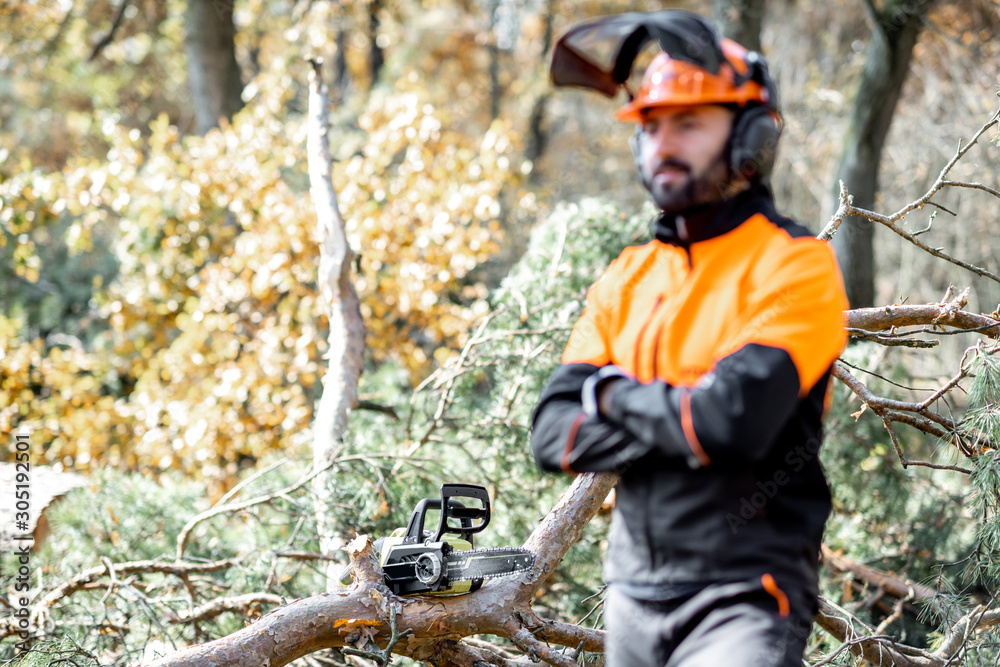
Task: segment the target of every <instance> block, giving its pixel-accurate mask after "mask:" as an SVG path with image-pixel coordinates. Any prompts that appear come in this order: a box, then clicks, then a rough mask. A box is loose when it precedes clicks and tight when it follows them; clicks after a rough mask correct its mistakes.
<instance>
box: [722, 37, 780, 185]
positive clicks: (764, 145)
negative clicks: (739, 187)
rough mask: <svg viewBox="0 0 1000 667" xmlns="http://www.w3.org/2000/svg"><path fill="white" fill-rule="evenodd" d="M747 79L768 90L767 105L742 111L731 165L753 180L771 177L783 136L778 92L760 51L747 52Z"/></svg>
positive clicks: (733, 143)
mask: <svg viewBox="0 0 1000 667" xmlns="http://www.w3.org/2000/svg"><path fill="white" fill-rule="evenodd" d="M746 64H747V68H748V72H747V74H746V79H748V80H753V81H757V82H758V83H760V84H761V85H762V86H764V88H765V90H766V92H767V104H766V105H763V106H752V107H750V108H748V109H745V110H741V111H740V112H739V116H738V117H737V119H736V122H735V124H734V126H733V134H732V137H731V138H730V141H729V146H730V150H729V168H730V169H732V171H733V173H734V174H739V175H741V176H743V177H744V178H746V179H747V180H749V181H752V180H767V178H768V176H770V175H771V170H772V169H774V160H775V158H776V157H777V153H778V139H780V138H781V121H780V117H779V116H778V91H777V88H776V87H775V85H774V79H772V78H771V74H770V72H768V69H767V61H766V60H764V56H762V55H760V54H759V53H757V52H756V51H749V52H748V53H747V55H746Z"/></svg>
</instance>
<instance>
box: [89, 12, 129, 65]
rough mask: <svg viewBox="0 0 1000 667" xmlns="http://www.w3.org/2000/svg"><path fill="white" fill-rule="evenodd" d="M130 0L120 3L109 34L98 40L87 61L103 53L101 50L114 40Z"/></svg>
mask: <svg viewBox="0 0 1000 667" xmlns="http://www.w3.org/2000/svg"><path fill="white" fill-rule="evenodd" d="M129 2H130V0H122V3H121V4H120V5H118V11H117V12H115V18H114V20H113V21H112V22H111V29H110V30H108V34H106V35H105V36H104V37H102V38H101V39H100V40H98V42H97V44H94V48H93V49H91V51H90V57H89V58H87V62H90V61H92V60H94V59H95V58H97V56H99V55H101V51H103V50H104V47H106V46H107V45H108V44H110V43H111V42H113V41H114V39H115V33H116V32H118V28H119V26H121V24H122V19H123V18H125V10H126V9H127V8H128V5H129Z"/></svg>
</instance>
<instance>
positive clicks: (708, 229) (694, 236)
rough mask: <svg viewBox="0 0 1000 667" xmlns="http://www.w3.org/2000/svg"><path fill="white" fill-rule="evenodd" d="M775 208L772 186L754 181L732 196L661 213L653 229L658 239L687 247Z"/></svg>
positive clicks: (727, 230) (720, 234) (718, 234)
mask: <svg viewBox="0 0 1000 667" xmlns="http://www.w3.org/2000/svg"><path fill="white" fill-rule="evenodd" d="M773 209H774V199H773V197H772V195H771V188H770V187H769V186H768V185H766V184H764V183H754V184H753V185H751V186H750V187H749V188H748V189H746V190H744V191H743V192H740V193H739V194H737V195H735V196H733V197H730V198H729V199H723V200H721V201H717V202H711V203H709V204H701V205H699V206H695V207H693V208H691V209H688V210H686V211H684V212H682V213H680V214H669V215H668V214H665V213H661V214H660V215H659V216H657V217H656V219H654V220H653V222H652V224H651V225H650V228H651V231H652V232H653V236H654V237H656V240H658V241H660V242H662V243H669V244H671V245H676V246H681V247H685V248H686V247H688V246H690V245H691V244H692V243H698V242H699V241H705V240H708V239H711V238H715V237H716V236H722V235H723V234H726V233H727V232H731V231H732V230H734V229H736V228H737V227H739V226H740V225H741V224H743V222H745V221H746V220H747V219H748V218H750V217H751V216H753V215H754V214H755V213H762V212H763V213H765V214H767V213H768V212H769V211H772V210H773ZM768 217H772V216H768Z"/></svg>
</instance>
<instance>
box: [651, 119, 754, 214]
mask: <svg viewBox="0 0 1000 667" xmlns="http://www.w3.org/2000/svg"><path fill="white" fill-rule="evenodd" d="M733 113H734V112H733V111H731V110H729V109H726V108H725V107H721V106H709V105H699V106H688V107H660V108H657V107H653V108H651V109H650V110H649V111H648V112H647V114H646V116H645V118H644V120H643V123H642V133H641V134H640V136H639V171H640V173H641V175H642V183H643V185H645V186H646V189H647V190H649V193H650V194H651V195H652V196H653V201H654V202H655V203H656V205H657V206H659V207H660V208H661V209H662V210H663V211H665V212H667V213H677V212H680V211H683V210H684V209H687V208H690V207H691V206H694V205H697V204H704V203H708V202H712V201H716V200H718V199H722V198H723V197H724V196H725V193H726V190H727V188H728V185H729V183H730V172H729V166H728V164H727V159H726V155H725V149H726V142H727V141H729V133H730V131H731V129H732V126H733Z"/></svg>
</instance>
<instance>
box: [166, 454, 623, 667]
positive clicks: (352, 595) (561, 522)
mask: <svg viewBox="0 0 1000 667" xmlns="http://www.w3.org/2000/svg"><path fill="white" fill-rule="evenodd" d="M617 481H618V477H617V476H616V475H612V474H601V475H592V474H585V475H579V476H578V477H577V478H576V479H575V480H574V481H573V483H572V484H571V485H570V487H569V489H567V491H566V492H565V493H564V494H563V496H562V498H560V500H559V502H558V503H557V504H556V506H555V507H554V508H552V510H551V511H550V512H549V513H548V514H547V515H546V516H545V518H544V519H543V520H542V522H541V523H540V524H539V525H538V527H537V528H535V530H534V532H533V533H532V534H531V536H529V537H528V539H527V541H525V543H524V547H525V548H527V549H530V550H531V551H533V552H534V554H535V563H534V565H533V567H532V569H531V570H530V571H529V572H525V573H523V574H521V576H520V577H508V578H503V579H494V580H492V581H488V582H486V584H485V585H484V586H483V588H482V589H480V590H479V591H476V592H475V593H469V594H466V595H456V596H452V597H441V598H435V597H421V596H411V597H400V596H397V595H394V594H393V593H392V592H391V591H389V590H388V588H386V586H385V584H384V583H383V580H382V572H381V569H380V568H379V567H378V563H377V560H376V558H375V555H374V552H373V550H372V543H371V541H370V540H369V539H368V537H367V536H364V535H363V536H360V537H358V538H356V539H355V540H354V541H353V542H351V544H350V545H348V547H347V551H348V554H349V555H350V558H351V567H352V570H353V575H354V584H353V585H352V587H351V588H349V589H340V590H339V591H337V592H335V593H322V594H320V595H315V596H313V597H310V598H305V599H302V600H296V601H294V602H291V603H289V604H287V605H285V606H283V607H278V608H277V609H274V610H272V611H271V612H270V613H268V614H267V615H266V616H264V617H262V618H261V619H260V620H258V621H257V622H255V623H253V624H252V625H250V626H247V627H245V628H243V629H242V630H239V631H237V632H235V633H233V634H231V635H228V636H226V637H222V638H221V639H217V640H215V641H212V642H208V643H205V644H200V645H197V646H191V647H188V648H186V649H183V650H181V651H178V652H177V653H174V654H171V655H168V656H166V657H165V658H162V659H160V660H158V661H156V662H154V663H152V665H154V666H155V667H182V666H184V667H186V666H188V665H190V666H191V667H195V666H200V665H214V666H215V667H257V666H258V665H270V667H281V666H282V665H286V664H288V663H290V662H292V661H293V660H296V659H297V658H300V657H302V656H304V655H307V654H309V653H312V652H314V651H318V650H320V649H324V648H335V647H342V646H349V645H358V644H361V645H362V646H365V645H366V639H369V640H370V642H373V643H376V644H380V645H384V644H385V643H386V642H387V641H388V640H389V639H390V636H391V634H392V633H391V632H390V624H389V618H390V617H393V618H394V619H395V622H396V625H397V628H398V630H399V631H400V632H402V631H405V630H411V631H412V635H410V636H407V637H405V638H403V639H402V640H401V641H399V643H397V644H396V645H395V647H394V648H393V653H395V654H398V655H405V656H408V657H410V658H413V659H414V660H420V661H423V662H427V663H430V664H432V665H459V666H466V665H467V666H469V667H472V666H473V665H476V664H479V665H482V664H492V665H521V664H526V662H525V661H523V660H517V661H515V660H508V659H505V658H502V657H500V656H498V655H496V654H493V653H490V652H489V651H487V650H485V649H481V648H477V647H473V646H471V645H469V644H467V643H465V642H462V641H461V639H462V638H463V637H468V636H471V635H476V634H492V635H497V636H500V637H506V638H508V639H510V640H511V641H512V642H513V643H514V644H515V645H516V646H517V647H518V648H520V649H521V650H522V651H524V652H525V653H527V654H528V655H530V656H531V657H532V658H537V659H540V660H543V661H545V662H548V663H549V664H553V665H560V666H570V665H575V664H576V663H575V661H573V660H571V659H570V657H569V656H568V655H566V654H563V653H561V652H559V651H557V650H555V649H554V648H552V647H551V646H549V644H559V645H561V646H566V647H569V648H571V649H576V648H577V647H580V646H582V647H583V649H584V650H586V651H592V652H599V651H603V647H604V633H603V632H600V631H598V630H591V629H589V628H583V627H580V626H577V625H572V624H569V623H562V622H558V621H553V620H550V619H544V618H541V617H539V616H538V615H536V614H535V613H534V612H533V611H532V610H531V606H530V605H531V601H532V599H533V598H534V595H535V591H537V590H538V588H539V587H540V586H541V584H542V583H543V582H544V581H545V579H546V578H547V577H548V576H549V575H550V574H551V573H552V571H553V570H554V569H555V568H556V566H557V565H558V564H559V562H560V561H562V559H563V557H564V556H565V555H566V552H567V551H568V550H569V548H570V547H571V546H572V545H573V543H575V542H576V540H577V539H579V537H580V534H581V533H582V532H583V530H584V528H585V527H586V525H587V523H589V522H590V520H591V518H593V516H594V515H595V514H597V511H598V510H599V509H600V508H601V503H602V502H603V500H604V498H605V497H606V496H607V495H608V492H609V491H610V490H611V488H612V487H613V486H614V485H615V483H616V482H617ZM390 609H391V610H392V611H391V612H390ZM397 637H398V635H397ZM543 642H544V643H543ZM367 646H368V647H369V648H370V647H371V643H367ZM527 664H530V663H527Z"/></svg>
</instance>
